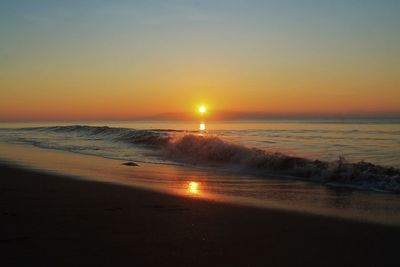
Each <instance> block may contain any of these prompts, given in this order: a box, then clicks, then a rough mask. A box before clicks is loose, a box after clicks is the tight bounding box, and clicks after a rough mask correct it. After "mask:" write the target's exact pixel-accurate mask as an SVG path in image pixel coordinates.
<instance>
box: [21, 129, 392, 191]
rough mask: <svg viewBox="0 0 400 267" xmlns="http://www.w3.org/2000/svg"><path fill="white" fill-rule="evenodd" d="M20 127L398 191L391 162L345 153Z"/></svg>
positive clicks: (198, 161)
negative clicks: (334, 155) (322, 156)
mask: <svg viewBox="0 0 400 267" xmlns="http://www.w3.org/2000/svg"><path fill="white" fill-rule="evenodd" d="M25 130H35V131H50V132H59V133H68V134H74V135H78V136H85V137H88V138H99V139H102V140H103V139H108V140H110V141H118V142H124V143H127V144H131V145H143V146H146V147H148V148H151V149H156V150H158V152H160V155H161V157H163V158H165V159H168V160H173V161H177V162H184V163H190V164H195V165H208V166H210V165H211V166H226V167H235V168H236V169H240V171H244V172H249V173H251V174H254V173H255V174H258V175H275V174H276V175H289V176H291V177H295V178H296V177H297V178H301V179H306V180H312V181H318V182H323V183H330V184H332V183H334V184H342V185H343V184H345V185H350V186H356V187H358V188H362V189H378V190H384V191H390V192H397V193H400V170H399V169H396V168H393V167H385V166H380V165H375V164H372V163H368V162H363V161H361V162H357V163H350V162H346V161H345V159H344V158H339V160H337V161H332V162H327V161H320V160H310V159H307V158H301V157H294V156H289V155H285V154H282V153H272V152H268V151H265V150H261V149H257V148H250V147H246V146H244V145H241V144H236V143H231V142H227V141H225V140H222V139H221V138H219V137H218V136H211V135H199V134H193V133H187V132H184V131H177V130H161V129H155V130H135V129H128V128H113V127H107V126H104V127H94V126H81V125H75V126H54V127H44V128H35V129H32V128H31V129H25Z"/></svg>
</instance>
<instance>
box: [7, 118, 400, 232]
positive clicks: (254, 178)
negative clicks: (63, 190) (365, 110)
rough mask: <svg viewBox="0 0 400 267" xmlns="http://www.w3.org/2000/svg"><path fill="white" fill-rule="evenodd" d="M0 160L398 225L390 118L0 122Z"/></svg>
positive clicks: (397, 133)
mask: <svg viewBox="0 0 400 267" xmlns="http://www.w3.org/2000/svg"><path fill="white" fill-rule="evenodd" d="M56 159H57V160H56ZM0 160H1V161H4V162H8V163H10V162H11V163H14V164H19V165H21V166H24V167H27V168H34V169H41V170H44V171H50V172H61V173H64V174H69V175H76V176H79V177H84V178H85V179H93V180H101V181H102V182H113V183H119V184H124V185H128V186H138V187H144V188H146V189H150V190H157V191H163V192H166V193H171V194H179V195H184V196H187V197H198V198H205V199H207V200H211V201H223V202H230V203H233V204H239V205H252V206H257V207H261V208H274V209H288V210H292V211H300V212H310V213H314V214H320V215H323V216H336V217H343V218H348V219H353V220H362V221H369V222H375V223H383V224H396V225H400V194H399V193H400V120H395V119H387V120H373V119H368V120H367V119H352V120H350V119H344V120H334V119H307V120H294V119H291V120H283V119H281V120H257V121H219V122H207V121H198V122H181V121H52V122H2V123H0Z"/></svg>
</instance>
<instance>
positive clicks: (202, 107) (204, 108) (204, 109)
mask: <svg viewBox="0 0 400 267" xmlns="http://www.w3.org/2000/svg"><path fill="white" fill-rule="evenodd" d="M206 111H207V108H206V107H205V106H200V107H199V112H200V113H201V114H204V113H206Z"/></svg>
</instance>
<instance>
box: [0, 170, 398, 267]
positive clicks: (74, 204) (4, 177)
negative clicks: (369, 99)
mask: <svg viewBox="0 0 400 267" xmlns="http://www.w3.org/2000/svg"><path fill="white" fill-rule="evenodd" d="M0 171H1V178H0V266H143V265H147V266H148V265H158V266H166V265H173V266H182V265H184V266H207V265H211V266H280V265H293V266H310V265H320V266H326V265H336V266H342V265H352V266H355V265H356V266H357V265H362V266H366V265H369V266H387V265H395V264H396V263H397V264H398V263H399V260H398V259H399V255H398V252H399V244H400V227H389V226H381V225H373V224H367V223H359V222H353V221H345V220H340V219H334V218H327V217H322V216H314V215H307V214H300V213H294V212H286V211H276V210H266V209H257V208H248V207H239V206H231V205H227V204H221V203H213V202H207V201H201V200H196V199H190V198H182V197H174V196H168V195H163V194H159V193H154V192H147V191H143V190H139V189H135V188H129V187H123V186H118V185H112V184H105V183H96V182H86V181H79V180H76V179H71V178H68V177H62V176H56V175H51V174H43V173H39V172H34V171H28V170H22V169H17V168H14V167H7V166H5V165H0Z"/></svg>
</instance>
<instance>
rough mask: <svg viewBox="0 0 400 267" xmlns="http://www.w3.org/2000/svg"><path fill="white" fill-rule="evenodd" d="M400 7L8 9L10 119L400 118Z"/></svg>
mask: <svg viewBox="0 0 400 267" xmlns="http://www.w3.org/2000/svg"><path fill="white" fill-rule="evenodd" d="M399 14H400V1H397V0H393V1H391V0H376V1H370V0H359V1H356V0H346V1H342V0H336V1H325V0H318V1H317V0H315V1H307V0H306V1H298V0H293V1H288V0H265V1H261V0H258V1H257V0H254V1H252V0H246V1H245V0H212V1H207V0H204V1H190V0H185V1H184V0H181V1H178V0H174V1H169V0H159V1H152V0H148V1H123V0H115V1H106V0H104V1H102V0H79V1H74V0H70V1H58V0H49V1H41V0H36V1H31V0H18V1H15V0H11V1H9V0H1V1H0V93H1V97H0V120H57V119H59V120H66V119H67V120H82V119H135V118H146V117H151V116H154V115H156V114H160V113H180V112H192V111H194V110H196V108H197V107H198V105H200V104H205V105H206V106H207V107H208V108H209V110H219V111H224V112H246V113H249V114H251V113H257V114H260V113H261V114H264V113H265V114H280V115H282V114H284V115H285V114H288V115H290V114H316V115H318V114H351V113H368V114H380V113H384V114H386V113H390V114H391V113H399V114H400V17H399Z"/></svg>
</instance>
